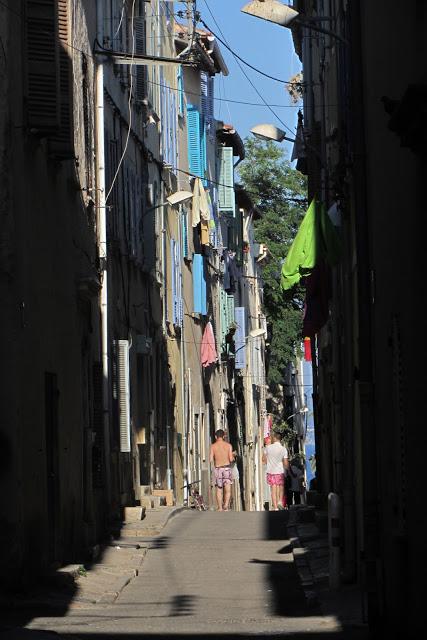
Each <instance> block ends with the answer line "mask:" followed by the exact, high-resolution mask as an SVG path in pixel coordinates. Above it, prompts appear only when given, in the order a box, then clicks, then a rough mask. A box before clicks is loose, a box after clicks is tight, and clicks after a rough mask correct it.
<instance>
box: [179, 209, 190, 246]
mask: <svg viewBox="0 0 427 640" xmlns="http://www.w3.org/2000/svg"><path fill="white" fill-rule="evenodd" d="M181 244H182V257H183V258H188V256H189V251H188V214H187V210H186V209H183V210H182V214H181Z"/></svg>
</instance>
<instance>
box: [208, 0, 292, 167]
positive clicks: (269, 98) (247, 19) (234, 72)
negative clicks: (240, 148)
mask: <svg viewBox="0 0 427 640" xmlns="http://www.w3.org/2000/svg"><path fill="white" fill-rule="evenodd" d="M246 2H248V0H198V1H197V9H198V11H199V12H200V13H201V16H202V19H203V20H204V21H205V22H206V23H207V25H208V26H209V27H210V28H211V29H212V31H214V32H215V33H217V34H218V35H219V36H220V37H221V39H222V40H224V41H226V42H227V43H228V44H229V46H230V47H231V48H232V49H233V50H234V51H235V52H236V53H237V54H239V56H240V57H242V58H243V59H244V60H246V61H247V62H249V63H250V64H252V65H253V66H254V67H257V68H259V69H261V70H262V71H264V72H265V73H268V74H269V75H272V76H275V77H277V78H279V79H283V80H289V79H290V78H291V76H293V75H294V74H295V73H297V72H298V71H299V70H300V68H301V65H300V61H299V59H298V57H297V56H296V55H295V52H294V48H293V43H292V36H291V32H290V30H289V29H286V28H284V27H279V26H278V25H275V24H273V23H271V22H266V21H265V20H260V19H258V18H254V17H253V16H249V15H247V14H244V13H242V12H241V11H240V9H241V8H242V7H243V6H244V5H245V4H246ZM209 9H210V11H211V12H212V14H213V16H214V18H215V20H214V19H213V17H212V15H211V13H210V12H209ZM215 21H216V23H218V24H216V23H215ZM200 26H202V25H200ZM219 28H220V29H221V31H222V32H223V34H224V36H225V38H224V37H223V36H222V35H221V32H220V31H219ZM219 44H220V47H221V52H222V54H223V57H224V59H225V61H226V64H227V66H228V69H229V76H228V77H222V76H216V81H215V93H216V97H217V98H223V99H233V100H242V101H246V102H254V103H260V104H263V103H262V99H261V98H260V97H259V96H258V95H257V93H256V92H255V90H254V89H253V87H252V86H251V85H250V83H249V82H248V80H247V79H246V78H245V76H244V74H243V73H242V71H241V69H240V68H239V66H238V64H237V63H236V60H235V59H234V57H233V55H232V54H231V53H230V52H229V51H227V49H226V48H225V47H224V46H222V45H221V43H219ZM240 64H242V63H240ZM242 67H243V69H244V70H245V72H246V74H247V75H248V76H249V78H250V79H251V80H252V82H253V84H254V85H255V86H256V88H257V89H258V91H259V92H260V93H261V95H262V96H263V98H264V100H265V101H266V102H267V103H268V104H270V105H273V104H274V105H281V106H274V107H272V109H273V110H274V111H275V113H276V114H277V116H278V118H280V120H282V122H280V120H279V119H278V118H277V117H275V115H274V114H273V113H272V112H271V111H270V110H269V109H268V108H267V107H265V106H247V105H241V104H233V103H232V102H220V101H216V102H215V116H216V117H217V118H218V119H221V120H223V121H224V122H227V123H230V124H233V125H234V127H235V128H236V129H237V131H238V132H239V134H240V136H241V137H242V138H245V137H246V136H247V135H248V134H249V131H250V129H251V127H253V126H254V125H255V124H260V123H265V122H268V123H272V124H275V125H276V126H278V127H280V128H281V129H286V127H285V126H284V125H287V127H289V128H290V129H291V130H292V132H295V128H296V122H297V112H298V108H295V106H291V105H292V102H291V100H290V96H289V94H288V93H287V91H286V90H285V85H283V84H281V83H279V82H275V81H273V80H269V79H268V78H265V77H263V76H261V75H260V74H258V73H256V72H255V71H253V70H252V69H249V67H246V66H245V65H243V64H242ZM283 123H284V124H283ZM288 134H289V136H290V137H293V135H291V133H290V132H289V131H288ZM282 144H283V145H286V147H285V148H286V150H287V153H288V155H290V154H291V153H292V144H290V143H288V142H284V143H282Z"/></svg>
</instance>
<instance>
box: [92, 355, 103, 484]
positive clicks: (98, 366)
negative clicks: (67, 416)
mask: <svg viewBox="0 0 427 640" xmlns="http://www.w3.org/2000/svg"><path fill="white" fill-rule="evenodd" d="M92 386H93V432H94V441H93V447H92V484H93V487H94V488H96V489H99V488H102V487H103V486H104V484H105V459H104V418H103V416H104V414H103V373H102V363H101V362H95V363H94V364H93V369H92Z"/></svg>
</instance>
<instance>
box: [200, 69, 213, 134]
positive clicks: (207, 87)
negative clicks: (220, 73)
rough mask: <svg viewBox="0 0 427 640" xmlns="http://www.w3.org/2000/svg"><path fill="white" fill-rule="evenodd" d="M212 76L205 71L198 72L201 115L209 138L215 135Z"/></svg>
mask: <svg viewBox="0 0 427 640" xmlns="http://www.w3.org/2000/svg"><path fill="white" fill-rule="evenodd" d="M213 87H214V84H213V78H211V77H210V76H209V74H208V73H207V72H206V71H202V72H201V74H200V95H201V99H200V102H201V107H202V115H203V118H204V121H205V123H206V130H207V133H208V135H209V138H210V139H212V137H214V136H215V127H214V112H213Z"/></svg>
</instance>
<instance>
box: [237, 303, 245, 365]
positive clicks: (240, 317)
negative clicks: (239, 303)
mask: <svg viewBox="0 0 427 640" xmlns="http://www.w3.org/2000/svg"><path fill="white" fill-rule="evenodd" d="M245 311H246V309H245V307H236V308H235V309H234V320H235V322H236V324H237V329H236V334H235V336H234V344H235V354H236V355H235V361H234V366H235V368H236V369H244V368H245V367H246V346H245V345H246V341H245V336H246V322H245Z"/></svg>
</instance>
